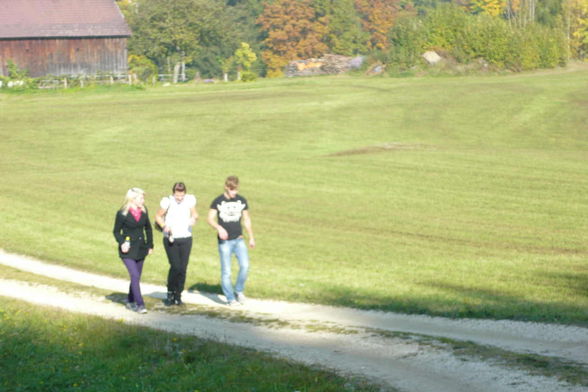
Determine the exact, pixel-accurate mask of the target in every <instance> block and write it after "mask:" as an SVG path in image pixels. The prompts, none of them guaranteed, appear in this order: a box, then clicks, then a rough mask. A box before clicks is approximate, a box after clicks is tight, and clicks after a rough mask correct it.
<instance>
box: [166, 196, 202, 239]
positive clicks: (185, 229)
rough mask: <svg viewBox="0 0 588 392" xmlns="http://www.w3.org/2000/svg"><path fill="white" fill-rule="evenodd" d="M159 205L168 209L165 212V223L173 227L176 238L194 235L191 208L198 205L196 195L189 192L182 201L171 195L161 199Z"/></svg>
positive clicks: (172, 230)
mask: <svg viewBox="0 0 588 392" xmlns="http://www.w3.org/2000/svg"><path fill="white" fill-rule="evenodd" d="M159 206H160V207H161V208H163V209H164V210H166V211H167V212H166V213H165V225H166V226H169V227H170V228H171V232H172V235H173V236H174V238H186V237H192V226H191V225H190V217H191V216H192V214H191V213H190V209H192V208H193V207H196V197H195V196H194V195H190V194H187V195H186V196H184V200H182V202H181V203H178V202H177V201H176V199H175V197H173V195H170V196H168V197H164V198H163V199H161V202H160V203H159Z"/></svg>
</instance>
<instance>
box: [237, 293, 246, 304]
mask: <svg viewBox="0 0 588 392" xmlns="http://www.w3.org/2000/svg"><path fill="white" fill-rule="evenodd" d="M237 301H238V302H239V303H240V304H241V305H245V302H247V297H245V294H243V293H237Z"/></svg>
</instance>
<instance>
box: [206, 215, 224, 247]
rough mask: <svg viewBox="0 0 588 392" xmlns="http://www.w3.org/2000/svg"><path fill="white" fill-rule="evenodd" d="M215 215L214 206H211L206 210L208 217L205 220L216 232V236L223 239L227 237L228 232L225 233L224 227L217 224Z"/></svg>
mask: <svg viewBox="0 0 588 392" xmlns="http://www.w3.org/2000/svg"><path fill="white" fill-rule="evenodd" d="M216 215H217V212H216V210H215V209H214V208H211V209H210V210H208V219H206V222H207V223H208V224H209V225H210V226H211V227H212V228H213V229H215V230H216V232H217V233H218V238H220V239H221V240H223V241H224V240H226V239H228V238H229V233H227V231H226V230H225V229H224V227H222V226H221V225H219V224H218V223H217V219H216Z"/></svg>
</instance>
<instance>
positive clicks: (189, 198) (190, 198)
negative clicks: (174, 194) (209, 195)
mask: <svg viewBox="0 0 588 392" xmlns="http://www.w3.org/2000/svg"><path fill="white" fill-rule="evenodd" d="M184 200H185V201H186V204H187V205H188V207H189V208H193V207H196V203H197V202H196V196H194V195H186V197H185V198H184Z"/></svg>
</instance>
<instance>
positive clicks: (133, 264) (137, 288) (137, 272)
mask: <svg viewBox="0 0 588 392" xmlns="http://www.w3.org/2000/svg"><path fill="white" fill-rule="evenodd" d="M122 261H123V263H125V266H126V267H127V271H129V276H130V277H131V285H130V287H129V295H128V296H127V300H128V302H135V303H136V304H137V306H145V302H143V296H142V295H141V284H140V283H141V273H142V272H143V262H144V261H145V259H141V260H135V259H122Z"/></svg>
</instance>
